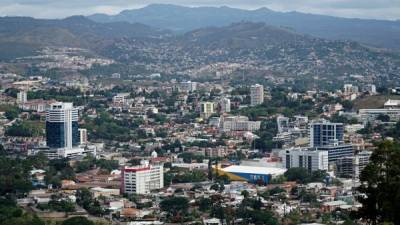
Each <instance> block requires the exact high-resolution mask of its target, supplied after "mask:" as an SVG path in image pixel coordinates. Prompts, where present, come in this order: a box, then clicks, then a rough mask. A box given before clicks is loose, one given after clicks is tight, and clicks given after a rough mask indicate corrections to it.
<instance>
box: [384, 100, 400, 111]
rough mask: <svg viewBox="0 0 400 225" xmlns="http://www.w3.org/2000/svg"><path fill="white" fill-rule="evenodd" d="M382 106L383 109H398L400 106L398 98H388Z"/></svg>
mask: <svg viewBox="0 0 400 225" xmlns="http://www.w3.org/2000/svg"><path fill="white" fill-rule="evenodd" d="M383 106H384V108H385V109H398V108H400V100H393V99H389V100H387V101H386V102H385V104H384V105H383Z"/></svg>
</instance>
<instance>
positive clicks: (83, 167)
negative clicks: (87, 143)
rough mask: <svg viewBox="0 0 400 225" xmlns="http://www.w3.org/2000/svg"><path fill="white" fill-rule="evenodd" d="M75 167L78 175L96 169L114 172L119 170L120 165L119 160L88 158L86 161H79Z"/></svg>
mask: <svg viewBox="0 0 400 225" xmlns="http://www.w3.org/2000/svg"><path fill="white" fill-rule="evenodd" d="M74 167H75V171H76V172H77V173H81V172H84V171H88V170H90V169H94V168H95V167H97V168H101V169H103V170H107V171H108V172H111V171H112V170H115V169H118V168H119V164H118V161H117V160H107V159H96V158H94V157H91V156H88V157H86V158H85V159H84V160H81V161H78V162H77V163H76V164H75V166H74Z"/></svg>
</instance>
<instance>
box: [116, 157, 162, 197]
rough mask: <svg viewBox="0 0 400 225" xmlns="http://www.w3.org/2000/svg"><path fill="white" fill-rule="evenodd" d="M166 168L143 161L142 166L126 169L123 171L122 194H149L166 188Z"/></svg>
mask: <svg viewBox="0 0 400 225" xmlns="http://www.w3.org/2000/svg"><path fill="white" fill-rule="evenodd" d="M163 170H164V167H163V165H162V164H156V165H152V164H150V163H149V162H148V161H145V160H143V161H142V162H141V165H139V166H135V167H124V168H123V170H122V184H121V192H122V193H128V194H148V193H150V192H151V191H152V190H157V189H160V188H163V187H164V173H163Z"/></svg>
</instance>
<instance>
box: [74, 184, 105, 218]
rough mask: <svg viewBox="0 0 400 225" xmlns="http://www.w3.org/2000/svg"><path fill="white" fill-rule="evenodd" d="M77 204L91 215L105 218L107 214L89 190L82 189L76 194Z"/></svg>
mask: <svg viewBox="0 0 400 225" xmlns="http://www.w3.org/2000/svg"><path fill="white" fill-rule="evenodd" d="M76 202H77V203H78V205H80V206H82V207H83V208H84V209H85V210H86V211H87V212H88V213H89V214H91V215H94V216H103V215H105V214H106V213H107V212H106V211H105V210H104V209H103V208H102V207H101V205H100V202H99V201H98V200H97V199H95V198H94V197H93V195H92V193H91V192H90V191H89V190H88V189H87V188H81V189H79V190H78V191H77V192H76Z"/></svg>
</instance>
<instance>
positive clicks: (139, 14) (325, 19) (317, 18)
mask: <svg viewBox="0 0 400 225" xmlns="http://www.w3.org/2000/svg"><path fill="white" fill-rule="evenodd" d="M88 18H90V19H91V20H93V21H96V22H102V23H105V22H107V23H108V22H121V21H124V22H129V23H142V24H146V25H149V26H152V27H158V28H162V29H168V30H172V31H174V32H178V33H185V32H188V31H191V30H194V29H199V28H205V27H221V26H227V25H230V24H232V23H237V22H241V21H248V22H264V23H266V24H268V25H272V26H277V27H285V28H287V29H293V30H294V31H296V32H298V33H302V34H308V35H312V36H315V37H320V38H326V39H331V40H352V41H357V42H360V43H364V44H368V45H370V46H374V47H381V48H387V49H396V50H400V21H386V20H367V19H348V18H339V17H332V16H323V15H314V14H306V13H300V12H276V11H272V10H270V9H267V8H260V9H256V10H243V9H236V8H229V7H184V6H176V5H169V4H153V5H149V6H147V7H144V8H140V9H133V10H125V11H122V12H121V13H119V14H117V15H106V14H94V15H91V16H89V17H88Z"/></svg>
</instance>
